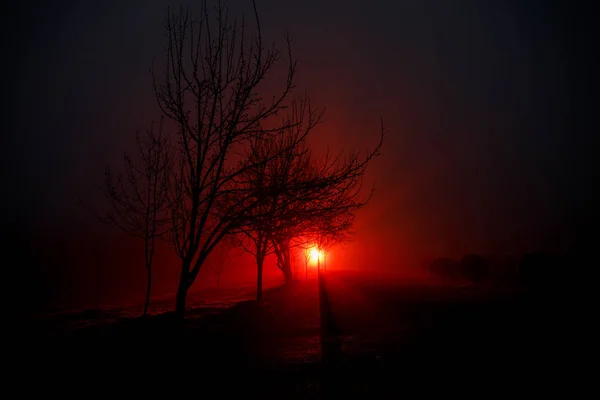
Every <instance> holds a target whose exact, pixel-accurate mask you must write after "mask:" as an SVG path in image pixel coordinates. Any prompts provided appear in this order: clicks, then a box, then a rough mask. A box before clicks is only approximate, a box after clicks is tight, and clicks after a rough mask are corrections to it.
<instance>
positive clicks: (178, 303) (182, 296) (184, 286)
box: [175, 265, 190, 320]
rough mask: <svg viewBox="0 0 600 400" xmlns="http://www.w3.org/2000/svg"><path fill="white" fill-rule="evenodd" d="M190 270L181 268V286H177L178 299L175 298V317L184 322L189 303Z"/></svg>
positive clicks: (184, 267)
mask: <svg viewBox="0 0 600 400" xmlns="http://www.w3.org/2000/svg"><path fill="white" fill-rule="evenodd" d="M186 270H188V269H187V268H186V266H185V265H183V266H182V268H181V275H180V277H179V286H177V297H176V298H175V315H176V316H177V318H178V319H180V320H183V318H184V317H185V304H186V301H187V292H188V289H189V288H190V286H189V285H188V273H187V272H186Z"/></svg>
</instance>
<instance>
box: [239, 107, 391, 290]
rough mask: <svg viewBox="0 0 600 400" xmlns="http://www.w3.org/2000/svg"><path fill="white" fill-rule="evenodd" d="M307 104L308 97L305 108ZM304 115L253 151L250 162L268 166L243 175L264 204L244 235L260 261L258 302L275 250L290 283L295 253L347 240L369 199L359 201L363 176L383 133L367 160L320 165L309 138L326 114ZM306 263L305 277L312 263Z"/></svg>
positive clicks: (342, 159)
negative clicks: (267, 259) (357, 214)
mask: <svg viewBox="0 0 600 400" xmlns="http://www.w3.org/2000/svg"><path fill="white" fill-rule="evenodd" d="M306 102H308V100H307V99H306V98H305V99H304V103H302V102H301V104H305V103H306ZM300 109H302V108H301V107H300ZM302 115H304V114H303V113H302V112H297V113H292V114H291V116H290V118H291V120H293V121H298V123H296V124H294V125H293V126H292V127H286V128H285V129H282V130H281V131H280V132H279V134H278V135H274V136H272V137H271V141H270V142H262V143H260V145H257V146H255V147H254V148H253V149H252V156H251V157H253V158H256V159H257V160H264V161H263V162H262V163H260V164H259V166H258V167H257V168H253V169H249V170H247V171H246V173H245V174H244V182H243V185H245V186H248V187H249V191H253V192H255V193H256V194H257V196H258V197H260V199H261V200H260V202H259V204H260V207H257V208H255V209H254V210H253V211H254V213H253V214H252V218H250V219H249V220H248V221H247V225H246V226H245V230H244V233H245V235H246V236H247V237H248V238H250V240H251V243H252V244H253V246H252V248H251V249H248V251H249V252H250V253H252V254H254V255H255V256H256V257H257V266H258V274H257V298H259V299H260V298H261V291H262V263H263V261H264V257H265V256H266V255H267V254H268V253H269V252H270V251H271V250H272V251H273V252H274V253H275V254H276V256H277V267H278V268H279V269H280V270H281V271H282V272H283V274H284V276H285V279H286V282H287V283H289V282H291V281H292V280H293V273H292V268H291V263H292V257H291V254H292V253H291V251H292V248H293V247H294V246H302V245H304V244H306V242H307V240H310V241H311V242H313V243H314V242H315V239H318V243H319V246H322V245H325V244H328V245H329V244H330V242H332V241H336V240H337V241H342V240H345V239H346V237H347V236H348V233H349V231H350V229H351V227H352V223H353V221H354V212H355V211H356V210H357V209H358V208H360V207H362V206H364V205H365V204H366V203H367V202H368V200H369V198H370V196H368V197H367V198H366V199H362V198H361V197H360V194H361V193H360V189H361V183H362V177H363V175H364V173H365V171H366V168H367V165H368V164H369V162H370V161H371V160H372V159H373V158H374V157H375V156H376V155H378V154H379V149H380V148H381V145H382V140H383V128H382V131H381V140H380V141H379V143H378V145H377V146H376V148H375V149H374V150H373V151H371V152H368V153H367V154H366V156H365V157H364V158H361V157H360V156H359V154H358V153H350V154H349V155H346V156H344V154H343V153H341V154H338V155H337V156H335V157H330V156H329V155H326V156H325V157H324V159H323V160H322V161H318V160H316V159H315V158H314V156H312V154H311V152H310V151H309V149H308V148H307V147H306V145H305V138H306V137H307V136H308V134H309V133H310V132H311V130H312V128H314V126H315V125H316V124H317V123H318V122H319V121H320V119H321V116H322V115H323V114H322V111H321V112H317V111H314V110H312V113H309V114H308V117H307V118H301V117H302ZM294 144H295V145H294ZM305 261H306V262H305V264H306V265H305V272H306V271H307V262H308V260H305Z"/></svg>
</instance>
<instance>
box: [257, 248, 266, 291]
mask: <svg viewBox="0 0 600 400" xmlns="http://www.w3.org/2000/svg"><path fill="white" fill-rule="evenodd" d="M264 261H265V259H264V257H256V265H257V267H258V273H257V274H256V300H258V301H260V300H262V295H263V293H262V274H263V262H264Z"/></svg>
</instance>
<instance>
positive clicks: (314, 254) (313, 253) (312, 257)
mask: <svg viewBox="0 0 600 400" xmlns="http://www.w3.org/2000/svg"><path fill="white" fill-rule="evenodd" d="M319 259H320V260H321V262H323V251H322V250H319V249H317V248H316V247H313V248H311V249H309V250H308V261H310V263H311V264H317V263H318V262H319Z"/></svg>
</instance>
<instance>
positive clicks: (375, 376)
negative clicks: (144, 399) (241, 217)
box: [32, 271, 562, 398]
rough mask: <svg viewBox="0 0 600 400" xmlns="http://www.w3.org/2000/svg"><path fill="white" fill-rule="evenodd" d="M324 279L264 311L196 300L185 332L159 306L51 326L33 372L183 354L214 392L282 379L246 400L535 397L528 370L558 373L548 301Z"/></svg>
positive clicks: (378, 277)
mask: <svg viewBox="0 0 600 400" xmlns="http://www.w3.org/2000/svg"><path fill="white" fill-rule="evenodd" d="M322 279H323V285H322V286H321V289H320V291H319V289H318V284H317V283H318V282H317V280H315V279H309V280H308V281H302V282H298V283H297V284H295V285H294V286H293V287H285V286H284V287H279V288H272V289H271V290H268V291H266V292H265V299H264V300H263V302H261V303H258V302H256V301H254V300H251V298H252V296H253V294H254V293H253V291H252V290H251V288H250V290H246V289H236V290H223V291H222V292H221V294H219V295H217V293H212V295H213V296H214V297H213V299H212V300H208V299H207V300H206V301H203V300H202V299H201V295H202V293H200V292H199V293H196V295H195V296H193V297H192V298H191V299H190V307H189V312H188V315H187V317H186V322H185V325H184V327H183V330H182V331H181V330H178V329H177V328H176V327H175V326H174V322H173V320H172V319H170V318H169V316H170V315H171V314H172V313H170V312H169V313H163V310H168V311H170V310H171V309H172V308H171V309H169V307H168V304H169V301H167V300H166V299H165V300H164V301H162V302H155V303H154V304H153V315H152V316H150V317H148V318H146V319H133V318H130V317H132V316H134V315H135V313H136V312H137V311H133V310H129V309H109V310H103V311H98V310H97V311H93V310H90V311H87V312H82V313H78V314H77V313H76V314H63V315H56V316H54V317H53V318H51V319H53V320H54V321H55V324H50V325H46V327H48V326H53V327H58V330H56V331H53V332H51V333H52V334H53V335H54V336H55V337H54V339H50V338H43V337H39V336H38V340H39V343H37V344H39V345H40V346H35V348H37V350H36V351H32V354H33V356H34V357H36V358H34V359H35V360H36V362H35V364H36V365H38V366H40V367H41V366H42V365H44V364H45V363H46V362H47V361H48V360H52V359H54V357H56V356H57V355H58V354H60V356H61V357H62V358H64V359H69V360H71V365H79V366H82V365H85V366H88V368H90V369H91V370H95V369H97V368H100V365H104V364H103V363H109V365H111V368H115V369H116V370H120V369H121V368H122V367H123V365H128V366H130V367H135V368H141V370H146V369H147V368H149V366H148V365H151V364H152V363H153V361H152V360H158V359H160V360H161V363H162V362H168V363H170V364H169V365H173V366H175V365H176V363H175V360H177V359H178V357H180V352H181V351H182V349H185V352H186V353H185V354H186V357H189V358H190V359H193V360H196V361H195V362H194V363H193V364H190V366H189V367H186V369H185V373H191V374H193V373H194V372H193V371H197V372H200V371H204V372H202V373H204V374H208V375H207V376H210V377H211V378H210V379H211V381H212V379H215V381H214V382H215V384H216V382H221V380H222V379H225V378H224V377H223V376H222V374H221V372H220V371H227V374H229V375H227V376H232V375H231V374H234V375H235V376H240V377H242V378H243V377H245V378H248V377H249V376H250V375H251V372H252V371H255V370H258V371H263V373H267V374H271V375H272V376H277V379H276V380H274V381H273V382H271V383H268V384H266V385H264V386H263V387H261V388H260V390H259V389H258V388H256V387H255V388H254V389H249V388H248V387H246V389H244V390H245V391H246V392H245V393H250V392H252V391H253V390H255V389H256V390H257V391H259V392H260V393H263V394H265V393H266V395H267V397H269V396H271V395H273V396H274V395H275V394H274V393H276V392H277V391H278V390H280V389H281V388H286V389H289V388H291V387H293V388H296V389H294V390H296V392H297V393H296V394H297V395H298V397H293V398H331V397H328V396H330V395H331V393H337V395H340V394H344V393H346V394H349V393H361V392H362V393H364V394H384V397H385V394H390V393H396V394H401V393H404V392H405V391H406V390H409V388H411V387H414V386H415V385H417V382H421V381H423V380H427V379H458V380H459V381H462V382H464V383H465V384H470V383H469V382H472V380H473V379H475V376H477V377H478V378H477V381H478V382H479V383H478V384H494V385H502V390H511V388H512V389H514V388H516V387H517V386H518V387H521V386H522V387H523V388H529V389H532V388H533V387H534V386H535V385H536V382H537V379H538V378H537V377H535V376H531V374H530V371H531V370H532V369H535V370H536V371H539V372H540V373H542V372H543V374H546V375H540V376H546V377H547V376H550V375H547V374H551V376H554V375H555V374H557V373H559V372H558V371H561V370H562V369H561V368H562V367H561V365H560V363H558V361H556V358H555V357H557V355H558V354H560V352H559V348H558V347H555V348H554V349H553V351H552V352H548V351H547V349H548V347H547V346H548V343H552V342H553V341H554V343H556V340H558V332H559V331H558V330H557V328H558V327H557V326H556V324H557V323H558V324H560V322H559V319H560V318H561V317H560V314H559V313H558V311H559V310H557V309H554V310H548V308H549V307H551V306H549V305H546V304H545V300H544V301H543V302H540V301H533V300H532V299H531V298H529V297H528V296H527V293H526V292H524V291H523V290H522V289H518V288H512V289H510V288H506V287H504V288H499V289H498V288H495V287H493V286H487V287H486V286H484V285H466V284H463V285H458V284H454V283H446V284H444V283H442V282H439V281H435V282H432V281H427V280H425V279H424V278H419V279H417V278H415V277H410V278H409V277H408V276H406V275H404V276H402V275H398V274H384V273H380V274H366V273H364V272H363V273H359V272H357V271H346V272H330V273H325V274H323V276H322ZM209 294H211V293H208V292H205V293H204V295H205V296H206V295H209ZM244 300H247V301H244ZM324 300H325V301H324ZM171 304H172V300H171ZM82 325H86V326H85V328H84V329H79V328H82ZM69 329H75V331H71V332H69ZM74 332H76V333H74ZM37 333H38V334H42V332H37ZM44 346H45V348H44ZM554 346H556V345H554ZM57 348H59V349H60V350H59V351H58V353H57ZM76 351H79V352H80V353H79V354H77V353H75V352H76ZM147 363H150V364H147ZM69 368H70V367H67V369H69ZM172 368H175V369H171V370H170V372H173V373H175V372H176V371H180V369H179V367H172ZM188 368H189V369H188ZM59 370H60V369H59ZM57 371H58V370H57ZM181 371H183V370H181ZM249 374H250V375H249ZM402 377H404V379H406V381H402V382H403V383H402V384H401V385H399V381H398V379H401V378H402ZM544 379H547V378H544ZM226 390H228V391H232V392H236V393H237V391H238V390H240V391H241V390H242V389H241V387H228V388H227V389H226ZM269 393H270V394H269ZM311 396H312V397H311ZM319 396H321V397H319Z"/></svg>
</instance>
